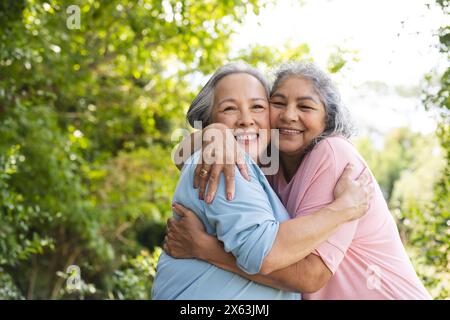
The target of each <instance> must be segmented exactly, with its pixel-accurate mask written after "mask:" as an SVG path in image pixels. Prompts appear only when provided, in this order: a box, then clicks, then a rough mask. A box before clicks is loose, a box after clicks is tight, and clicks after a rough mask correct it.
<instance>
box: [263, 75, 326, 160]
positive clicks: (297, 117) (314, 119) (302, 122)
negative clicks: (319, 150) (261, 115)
mask: <svg viewBox="0 0 450 320" xmlns="http://www.w3.org/2000/svg"><path fill="white" fill-rule="evenodd" d="M325 118H326V113H325V106H324V105H323V103H322V102H321V100H320V98H319V96H318V94H317V93H316V91H315V90H314V87H313V85H312V82H311V81H310V80H307V79H304V78H299V77H296V76H291V77H288V78H287V79H286V80H284V81H282V82H281V83H280V85H279V86H278V87H277V88H276V90H275V91H274V92H273V94H272V96H271V98H270V124H271V127H272V129H279V133H280V140H279V146H278V148H279V150H280V152H281V153H284V154H286V155H290V156H295V155H299V156H301V155H303V153H304V151H305V149H306V148H307V147H308V146H309V145H310V144H311V142H312V141H313V139H314V138H316V137H317V136H319V135H320V134H321V133H322V132H323V131H324V130H325Z"/></svg>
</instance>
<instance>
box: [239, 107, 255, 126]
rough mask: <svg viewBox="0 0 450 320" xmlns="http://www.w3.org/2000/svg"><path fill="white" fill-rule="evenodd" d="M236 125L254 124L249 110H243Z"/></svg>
mask: <svg viewBox="0 0 450 320" xmlns="http://www.w3.org/2000/svg"><path fill="white" fill-rule="evenodd" d="M237 125H238V127H251V126H253V125H255V120H254V119H253V117H252V114H251V112H250V111H249V110H243V111H242V112H241V114H240V117H239V119H238V123H237Z"/></svg>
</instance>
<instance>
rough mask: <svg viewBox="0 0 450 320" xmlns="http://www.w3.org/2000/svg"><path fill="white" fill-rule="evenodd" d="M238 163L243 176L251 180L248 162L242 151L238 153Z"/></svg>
mask: <svg viewBox="0 0 450 320" xmlns="http://www.w3.org/2000/svg"><path fill="white" fill-rule="evenodd" d="M236 165H237V167H238V169H239V171H240V172H241V174H242V176H243V177H244V179H246V180H247V181H250V175H249V174H248V168H247V164H246V163H245V156H244V154H243V153H241V152H239V153H238V155H237V162H236ZM233 169H234V168H233ZM233 176H234V171H233ZM233 187H234V185H233ZM233 189H234V188H233ZM227 191H228V189H227ZM233 194H234V193H233Z"/></svg>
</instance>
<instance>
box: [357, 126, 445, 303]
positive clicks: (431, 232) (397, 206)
mask: <svg viewBox="0 0 450 320" xmlns="http://www.w3.org/2000/svg"><path fill="white" fill-rule="evenodd" d="M355 144H356V147H357V148H358V150H359V152H360V153H361V154H362V155H363V157H364V159H365V160H366V161H367V163H368V165H369V167H370V168H371V170H372V172H373V174H374V176H375V177H376V178H377V181H378V183H379V184H380V187H381V189H382V190H383V192H384V194H385V198H386V200H387V201H388V203H389V207H390V210H391V212H392V213H393V215H394V218H395V219H396V221H397V226H398V228H399V231H400V235H401V238H402V240H403V242H404V244H405V246H406V249H407V251H408V253H409V256H410V257H411V261H412V262H413V264H414V266H415V269H416V271H417V273H418V275H419V276H420V277H421V279H422V281H423V283H424V284H425V285H426V287H427V289H428V290H429V292H430V293H431V295H432V296H433V297H434V298H439V299H442V298H448V297H449V293H450V292H449V288H450V277H449V274H448V266H449V265H448V255H449V252H450V250H449V249H450V248H449V244H450V238H449V236H450V233H449V232H448V228H449V221H450V216H449V212H448V208H449V204H450V201H449V200H450V199H449V195H448V184H449V179H446V178H445V177H448V164H447V160H446V158H445V149H444V148H442V146H441V145H440V143H439V140H438V137H436V135H435V134H428V135H421V134H419V133H413V132H411V131H410V130H408V129H406V128H399V129H395V130H392V131H391V132H390V133H389V134H388V135H387V136H386V137H385V140H384V144H383V147H382V148H381V149H376V148H375V147H374V146H373V144H372V143H371V141H370V140H369V139H367V138H362V139H359V140H358V141H356V142H355ZM443 177H444V178H443Z"/></svg>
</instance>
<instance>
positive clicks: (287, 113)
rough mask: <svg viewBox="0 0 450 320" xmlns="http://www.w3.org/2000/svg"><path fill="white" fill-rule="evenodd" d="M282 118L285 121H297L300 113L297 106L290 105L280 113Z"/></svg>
mask: <svg viewBox="0 0 450 320" xmlns="http://www.w3.org/2000/svg"><path fill="white" fill-rule="evenodd" d="M280 119H281V120H283V121H285V122H295V121H298V114H297V111H296V108H295V106H292V105H288V106H287V107H286V108H285V109H284V110H283V111H282V112H281V115H280Z"/></svg>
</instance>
